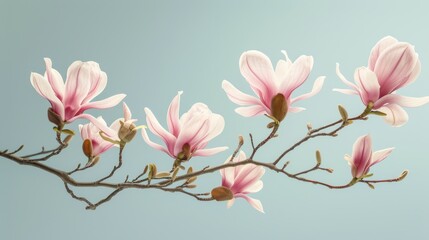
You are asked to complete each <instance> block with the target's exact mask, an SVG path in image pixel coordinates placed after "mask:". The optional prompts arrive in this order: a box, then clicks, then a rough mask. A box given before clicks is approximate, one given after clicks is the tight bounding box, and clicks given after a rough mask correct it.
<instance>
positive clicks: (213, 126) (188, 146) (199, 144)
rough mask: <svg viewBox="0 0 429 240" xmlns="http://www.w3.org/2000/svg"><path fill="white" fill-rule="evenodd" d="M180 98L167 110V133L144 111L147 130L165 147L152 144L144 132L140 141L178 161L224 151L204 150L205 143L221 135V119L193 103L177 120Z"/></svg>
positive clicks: (223, 148)
mask: <svg viewBox="0 0 429 240" xmlns="http://www.w3.org/2000/svg"><path fill="white" fill-rule="evenodd" d="M181 94H182V92H179V93H178V94H177V96H176V97H174V98H173V100H172V101H171V104H170V106H169V108H168V112H167V125H168V131H167V130H166V129H164V128H163V127H162V126H161V124H159V122H158V120H157V119H156V117H155V115H154V114H153V113H152V111H151V110H150V109H149V108H145V109H144V110H145V113H146V121H147V125H148V128H149V130H150V131H151V132H152V133H153V134H155V135H156V136H158V137H159V138H161V139H162V141H163V142H164V143H165V145H166V147H163V146H161V145H159V144H157V143H154V142H152V141H151V140H150V139H149V136H148V135H147V132H146V130H145V129H143V131H142V136H143V139H144V141H145V142H146V143H147V144H148V145H149V146H151V147H153V148H155V149H157V150H161V151H163V152H165V153H167V154H168V155H170V156H171V157H172V158H175V159H179V160H189V159H190V158H191V157H192V156H210V155H213V154H216V153H219V152H221V151H224V150H226V149H227V147H217V148H209V149H205V147H206V146H207V144H208V142H209V141H210V140H212V139H213V138H214V137H216V136H217V135H219V134H220V133H221V132H222V131H223V128H224V126H225V122H224V119H223V117H222V116H221V115H219V114H215V113H212V112H211V111H210V109H209V108H208V107H207V106H206V105H205V104H203V103H196V104H194V105H193V106H192V107H191V109H189V111H188V112H187V113H184V114H183V115H182V116H181V117H180V118H179V107H180V95H181Z"/></svg>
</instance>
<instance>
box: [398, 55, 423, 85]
mask: <svg viewBox="0 0 429 240" xmlns="http://www.w3.org/2000/svg"><path fill="white" fill-rule="evenodd" d="M421 67H422V65H421V63H420V59H417V62H416V65H415V66H414V69H413V71H412V72H411V73H410V75H409V76H408V78H407V79H406V80H404V84H403V85H402V87H404V86H407V85H409V84H411V83H413V82H414V81H415V80H416V79H417V77H418V76H419V75H420V71H421Z"/></svg>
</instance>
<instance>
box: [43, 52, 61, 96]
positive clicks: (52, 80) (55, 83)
mask: <svg viewBox="0 0 429 240" xmlns="http://www.w3.org/2000/svg"><path fill="white" fill-rule="evenodd" d="M44 60H45V65H46V73H45V78H46V79H47V80H48V82H49V84H50V85H51V87H52V90H54V92H55V95H56V96H57V98H58V99H59V100H60V101H61V100H63V98H64V89H65V86H64V80H63V78H62V77H61V74H60V73H59V72H58V71H57V70H55V69H53V68H52V61H51V59H50V58H44Z"/></svg>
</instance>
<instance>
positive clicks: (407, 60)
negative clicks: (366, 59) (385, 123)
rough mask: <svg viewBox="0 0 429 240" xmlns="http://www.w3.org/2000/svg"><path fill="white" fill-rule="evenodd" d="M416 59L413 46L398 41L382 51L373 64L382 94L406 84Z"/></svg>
mask: <svg viewBox="0 0 429 240" xmlns="http://www.w3.org/2000/svg"><path fill="white" fill-rule="evenodd" d="M417 61H418V57H417V54H416V53H415V52H414V48H413V46H411V45H410V44H408V43H398V44H395V45H393V46H391V47H390V48H388V49H386V50H385V51H384V52H382V53H381V54H380V56H379V58H378V60H377V62H376V64H375V68H374V72H375V73H376V74H377V77H378V81H379V83H380V86H381V89H380V94H381V95H382V96H384V95H386V94H389V93H391V92H393V91H395V90H396V89H398V88H400V87H402V86H403V85H404V84H406V82H407V80H408V78H407V77H408V76H410V74H411V73H412V71H413V69H414V67H415V66H416V64H417Z"/></svg>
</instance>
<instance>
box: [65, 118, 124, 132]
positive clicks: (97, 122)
mask: <svg viewBox="0 0 429 240" xmlns="http://www.w3.org/2000/svg"><path fill="white" fill-rule="evenodd" d="M79 118H84V119H87V120H89V121H90V122H91V123H92V124H94V125H95V126H96V127H98V128H99V129H100V131H102V132H104V133H105V134H106V135H108V136H115V135H116V134H117V133H116V132H114V131H113V130H112V129H110V128H109V127H107V125H106V122H105V121H104V120H102V121H101V120H99V119H97V118H95V117H93V116H92V115H89V114H80V115H78V116H75V117H73V118H71V119H70V120H69V121H68V122H69V123H70V122H73V121H74V120H76V119H79Z"/></svg>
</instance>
